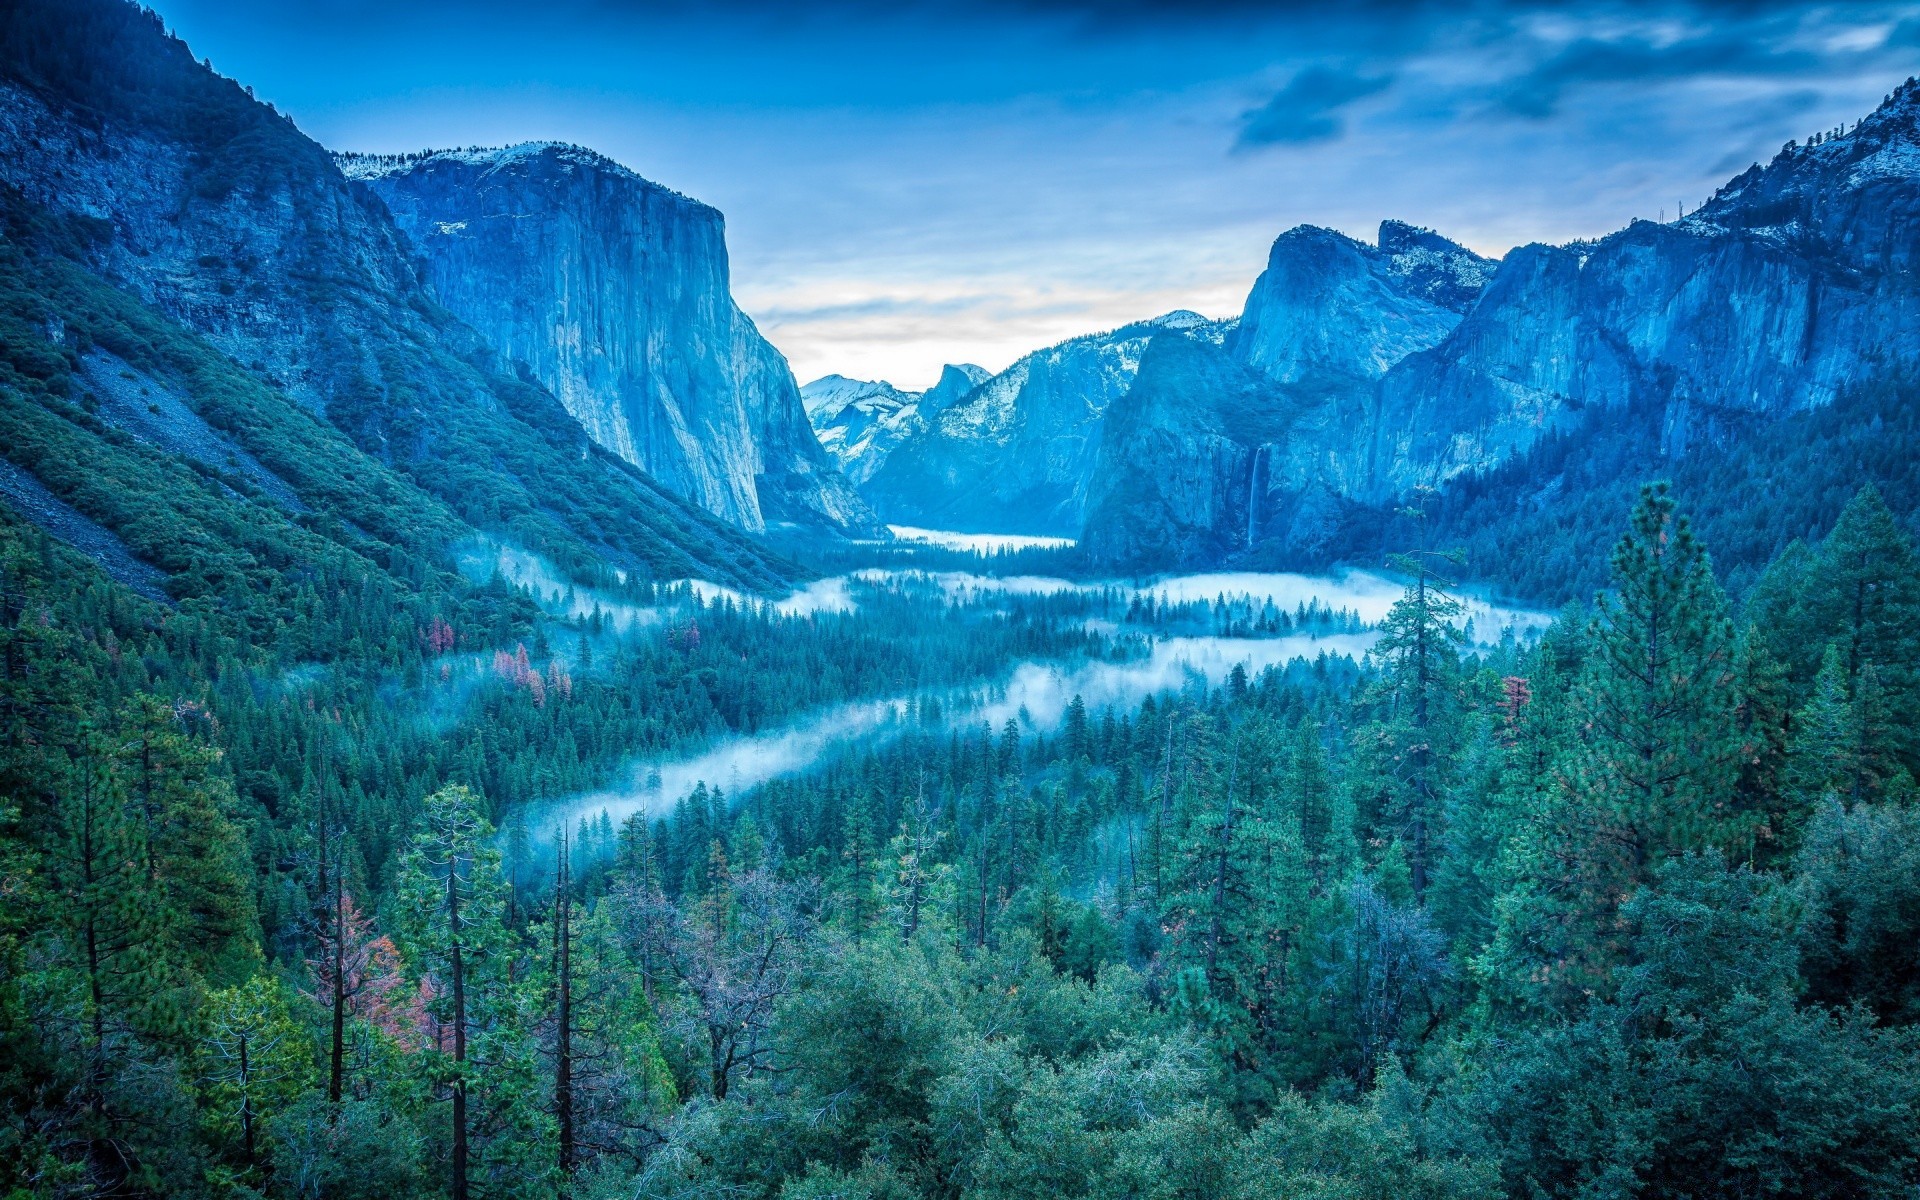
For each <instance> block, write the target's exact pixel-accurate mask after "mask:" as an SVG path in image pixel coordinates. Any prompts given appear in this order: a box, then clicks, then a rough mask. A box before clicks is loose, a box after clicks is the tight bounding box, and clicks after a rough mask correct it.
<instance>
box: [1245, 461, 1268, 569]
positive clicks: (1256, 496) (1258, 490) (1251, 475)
mask: <svg viewBox="0 0 1920 1200" xmlns="http://www.w3.org/2000/svg"><path fill="white" fill-rule="evenodd" d="M1266 486H1267V448H1266V447H1265V446H1264V445H1262V446H1255V447H1254V448H1253V465H1252V466H1251V467H1250V468H1249V469H1248V471H1247V548H1248V549H1249V550H1251V549H1252V548H1253V539H1254V537H1255V536H1256V535H1257V534H1258V533H1259V531H1260V530H1259V521H1260V497H1261V494H1262V493H1263V492H1264V491H1265V490H1266Z"/></svg>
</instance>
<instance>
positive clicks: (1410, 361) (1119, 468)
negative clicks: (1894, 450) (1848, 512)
mask: <svg viewBox="0 0 1920 1200" xmlns="http://www.w3.org/2000/svg"><path fill="white" fill-rule="evenodd" d="M1917 129H1920V87H1916V86H1915V85H1914V84H1913V83H1912V82H1911V81H1910V82H1909V83H1908V84H1907V85H1905V86H1903V87H1902V88H1901V89H1900V90H1898V91H1897V92H1895V93H1894V94H1893V95H1891V96H1890V97H1888V99H1887V102H1886V103H1885V104H1884V105H1882V106H1881V108H1880V109H1879V110H1878V111H1876V112H1875V113H1874V114H1873V115H1871V116H1869V117H1868V118H1866V119H1865V120H1863V121H1861V122H1860V123H1859V124H1858V125H1857V126H1856V127H1855V128H1854V129H1853V130H1851V131H1844V132H1843V131H1839V130H1836V131H1834V133H1833V134H1830V135H1824V136H1822V137H1820V138H1818V139H1816V140H1815V141H1814V142H1813V143H1812V144H1809V145H1806V146H1798V145H1791V144H1790V145H1789V146H1788V147H1787V148H1786V149H1785V150H1783V151H1782V152H1781V154H1780V155H1779V156H1778V157H1776V158H1775V159H1774V160H1773V162H1771V163H1769V164H1768V165H1766V166H1764V167H1761V166H1756V167H1754V168H1753V169H1752V170H1749V171H1748V172H1746V173H1745V174H1743V175H1741V176H1740V177H1739V178H1737V179H1735V180H1733V181H1732V182H1731V183H1729V184H1728V185H1727V186H1726V187H1724V188H1722V189H1721V190H1720V192H1719V193H1718V194H1717V195H1716V196H1715V197H1714V199H1713V200H1712V202H1711V203H1709V204H1707V205H1705V206H1703V207H1702V208H1701V209H1700V210H1699V211H1697V212H1695V213H1693V214H1692V215H1690V216H1688V217H1687V218H1685V219H1684V220H1681V221H1677V222H1675V223H1672V224H1665V225H1660V224H1654V223H1651V222H1636V223H1635V224H1634V225H1632V226H1630V227H1629V228H1627V229H1625V230H1622V231H1620V232H1618V233H1615V234H1613V235H1611V236H1608V237H1606V238H1602V239H1600V240H1598V241H1595V242H1582V243H1575V244H1572V245H1568V246H1564V247H1556V246H1540V245H1534V246H1524V247H1521V248H1519V249H1517V250H1515V251H1513V252H1512V253H1510V254H1509V255H1507V256H1506V258H1505V259H1504V260H1502V261H1500V262H1499V263H1498V264H1495V263H1492V262H1489V261H1487V260H1485V259H1481V258H1478V257H1477V256H1474V255H1472V254H1471V253H1469V252H1467V251H1465V250H1463V249H1462V248H1460V247H1458V246H1456V245H1454V244H1453V243H1451V242H1448V241H1446V240H1445V239H1443V238H1440V237H1438V236H1437V235H1434V234H1430V233H1426V232H1424V231H1419V230H1413V229H1411V228H1409V227H1407V226H1404V225H1399V224H1397V223H1394V222H1389V223H1387V224H1386V225H1384V226H1382V228H1381V234H1380V242H1379V245H1378V246H1375V247H1369V246H1366V245H1364V244H1361V243H1358V242H1355V241H1352V240H1351V239H1348V238H1344V237H1342V236H1340V235H1339V234H1335V233H1330V232H1328V231H1325V230H1317V229H1307V228H1302V229H1296V230H1292V231H1290V232H1288V233H1287V234H1284V235H1282V237H1281V238H1280V239H1279V241H1278V242H1276V243H1275V245H1274V250H1273V255H1272V258H1271V259H1270V261H1269V263H1268V267H1267V270H1266V272H1265V273H1264V274H1263V275H1262V276H1261V277H1260V281H1259V282H1258V283H1257V284H1255V286H1254V289H1253V292H1252V294H1251V295H1250V296H1249V297H1248V301H1247V309H1246V313H1245V315H1244V316H1243V317H1242V319H1241V322H1240V325H1239V327H1238V329H1237V330H1235V331H1234V332H1233V333H1232V334H1231V335H1230V336H1229V337H1228V338H1227V339H1226V343H1225V346H1224V347H1223V351H1222V352H1223V355H1224V356H1225V357H1226V358H1229V359H1231V360H1233V361H1234V362H1235V363H1236V364H1237V365H1238V366H1239V367H1241V368H1242V369H1243V370H1244V371H1246V372H1251V373H1253V374H1256V375H1259V376H1262V377H1264V380H1265V381H1266V383H1267V384H1268V385H1269V389H1270V390H1268V391H1265V392H1261V391H1259V390H1258V389H1251V388H1250V385H1249V384H1248V383H1247V380H1246V379H1245V378H1244V376H1240V375H1235V374H1234V373H1233V372H1232V371H1230V370H1228V369H1227V365H1226V364H1223V363H1207V362H1197V361H1181V360H1179V359H1177V358H1175V357H1173V356H1160V355H1154V354H1149V355H1148V361H1149V364H1150V365H1149V367H1144V368H1143V369H1142V371H1141V373H1140V380H1139V382H1137V383H1136V384H1135V385H1134V387H1133V389H1132V391H1131V392H1130V393H1129V394H1128V395H1127V396H1126V397H1125V398H1123V399H1121V400H1120V401H1118V402H1116V403H1115V404H1114V405H1113V407H1112V411H1111V413H1110V415H1109V417H1108V420H1107V427H1108V432H1109V440H1108V443H1107V445H1106V447H1105V448H1104V449H1103V451H1102V455H1101V458H1100V460H1099V466H1098V471H1097V474H1098V477H1099V484H1098V488H1099V492H1100V495H1099V497H1098V499H1097V502H1096V503H1095V504H1094V505H1092V506H1091V512H1090V516H1089V519H1088V525H1087V528H1086V530H1085V531H1084V533H1083V539H1084V541H1085V544H1086V545H1087V547H1088V548H1089V550H1091V551H1092V552H1093V553H1094V554H1095V556H1096V558H1104V559H1107V560H1110V561H1112V562H1115V563H1127V564H1131V565H1135V566H1154V565H1173V564H1175V563H1187V564H1191V563H1194V562H1199V561H1206V560H1208V559H1215V560H1217V559H1218V558H1219V557H1222V556H1226V555H1231V554H1234V553H1237V552H1244V551H1246V550H1248V549H1251V548H1253V547H1255V546H1259V547H1260V548H1261V549H1262V551H1263V552H1265V553H1266V554H1267V556H1268V557H1269V558H1277V559H1280V560H1284V559H1286V558H1289V557H1305V558H1313V557H1314V556H1315V555H1316V554H1318V552H1319V551H1320V550H1321V549H1322V548H1323V547H1324V546H1325V545H1326V543H1327V540H1328V538H1329V537H1330V536H1331V534H1332V532H1333V530H1334V527H1335V526H1336V525H1338V524H1340V523H1341V521H1343V520H1344V521H1347V522H1349V523H1351V522H1353V521H1355V520H1360V521H1365V520H1367V519H1369V518H1366V517H1365V516H1364V514H1365V513H1367V512H1373V513H1376V514H1378V513H1382V512H1384V511H1386V510H1388V509H1390V508H1392V507H1395V506H1397V505H1399V504H1401V503H1403V502H1404V500H1405V498H1406V497H1407V496H1408V495H1409V494H1410V493H1411V492H1412V491H1413V490H1414V489H1416V488H1440V489H1445V488H1447V487H1448V486H1449V485H1451V484H1453V483H1454V482H1455V481H1458V480H1462V479H1465V478H1469V477H1475V476H1479V475H1481V474H1483V473H1485V472H1488V471H1490V470H1493V469H1495V468H1500V467H1503V466H1504V465H1506V464H1524V463H1525V462H1526V461H1527V460H1526V459H1525V456H1526V454H1527V452H1528V451H1529V450H1530V449H1532V448H1533V447H1534V446H1536V445H1537V444H1538V443H1540V441H1541V439H1542V438H1544V437H1546V436H1548V435H1549V434H1553V433H1573V432H1575V431H1578V433H1579V436H1582V437H1585V438H1594V437H1598V438H1602V439H1606V438H1614V439H1616V440H1617V439H1618V438H1623V437H1624V438H1629V439H1639V440H1641V441H1647V440H1650V439H1651V440H1657V442H1658V445H1657V447H1652V449H1653V450H1654V452H1656V453H1657V454H1658V455H1659V456H1663V457H1665V458H1667V459H1672V458H1675V457H1678V456H1680V455H1686V454H1699V453H1720V452H1721V448H1722V446H1723V445H1725V444H1731V443H1733V442H1736V441H1738V440H1739V439H1740V438H1742V437H1746V436H1750V435H1751V434H1752V432H1753V431H1754V430H1756V429H1758V428H1760V427H1761V425H1763V424H1764V423H1766V422H1769V421H1772V420H1776V419H1779V418H1783V417H1787V416H1790V415H1793V414H1795V413H1799V412H1803V411H1805V410H1808V409H1811V408H1818V407H1821V406H1824V405H1827V404H1830V403H1831V402H1832V401H1833V400H1834V399H1835V398H1836V397H1838V396H1841V395H1843V394H1845V393H1846V392H1847V391H1848V390H1849V389H1853V388H1857V387H1860V386H1863V385H1866V384H1868V383H1870V382H1872V381H1874V380H1875V379H1877V378H1885V377H1888V376H1889V375H1891V374H1894V373H1897V372H1899V371H1902V370H1906V369H1909V368H1911V367H1912V366H1913V365H1914V364H1915V363H1916V361H1920V274H1916V269H1915V268H1916V261H1917V260H1920V133H1917V132H1916V131H1917ZM1189 357H1190V356H1189ZM1163 375H1164V377H1163ZM1258 396H1266V397H1267V399H1265V400H1254V399H1249V398H1250V397H1258ZM1236 398H1237V399H1236ZM1235 405H1237V406H1238V407H1239V408H1240V409H1241V410H1242V411H1243V412H1245V413H1254V414H1260V415H1261V419H1260V420H1243V421H1242V422H1241V426H1242V429H1241V431H1240V432H1239V433H1232V432H1229V431H1228V430H1227V428H1226V426H1225V425H1224V424H1223V423H1222V421H1221V419H1220V418H1221V416H1222V414H1223V413H1224V412H1226V411H1227V410H1228V409H1229V408H1232V407H1233V406H1235ZM1223 406H1224V407H1223ZM1645 431H1653V432H1651V433H1649V432H1645ZM1249 439H1252V440H1249ZM1229 443H1231V444H1230V445H1229ZM1536 490H1537V491H1538V495H1539V502H1540V503H1569V504H1578V503H1580V502H1581V501H1580V498H1579V497H1578V496H1573V495H1561V494H1558V492H1557V490H1556V489H1555V488H1553V487H1550V486H1548V485H1547V483H1546V482H1544V481H1543V482H1542V484H1541V486H1540V488H1538V489H1536ZM1236 494H1239V495H1242V496H1244V497H1245V499H1243V500H1240V501H1238V502H1236V501H1235V496H1236ZM1356 514H1360V515H1358V516H1356Z"/></svg>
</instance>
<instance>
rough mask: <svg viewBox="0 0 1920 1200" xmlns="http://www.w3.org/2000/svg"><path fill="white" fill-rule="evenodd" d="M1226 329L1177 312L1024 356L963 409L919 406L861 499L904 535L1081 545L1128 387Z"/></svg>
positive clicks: (961, 403) (956, 404)
mask: <svg viewBox="0 0 1920 1200" xmlns="http://www.w3.org/2000/svg"><path fill="white" fill-rule="evenodd" d="M1226 328H1227V326H1226V325H1225V324H1224V323H1221V322H1216V321H1209V320H1207V319H1206V318H1204V317H1201V316H1199V315H1198V314H1195V313H1190V312H1175V313H1168V314H1167V315H1165V316H1163V317H1159V318H1156V319H1154V320H1152V321H1142V322H1140V323H1138V324H1134V325H1128V326H1125V327H1123V328H1120V329H1116V330H1114V331H1113V332H1111V333H1103V334H1094V335H1091V336H1087V337H1078V338H1072V339H1070V340H1068V341H1065V342H1061V343H1060V344H1058V345H1056V346H1050V347H1048V348H1047V349H1045V350H1040V351H1036V352H1035V353H1033V354H1029V355H1027V356H1026V357H1025V358H1022V359H1020V360H1019V361H1018V362H1016V363H1014V364H1013V366H1011V367H1009V368H1007V369H1006V370H1005V371H1002V372H1001V373H1000V374H998V375H995V376H993V377H991V378H989V379H987V380H985V381H983V382H981V383H979V384H978V385H977V386H975V387H973V388H972V389H971V390H969V391H968V392H967V393H966V394H965V395H964V397H962V398H960V399H958V400H956V401H953V402H947V403H942V404H935V405H928V404H926V403H925V402H923V403H922V405H921V411H920V413H919V414H918V423H917V424H916V426H915V427H914V428H913V429H912V430H911V431H910V432H909V433H908V435H907V436H906V437H904V438H903V439H901V440H900V441H899V442H898V443H897V444H896V445H895V446H894V448H893V450H892V452H891V454H890V455H889V456H888V457H887V459H886V461H885V462H884V463H882V464H881V465H880V467H879V468H878V469H877V470H875V471H873V472H872V473H871V474H870V475H869V476H868V478H867V480H866V482H865V484H864V485H863V487H862V492H863V493H864V494H865V495H866V497H867V499H868V500H870V501H871V502H872V503H873V506H874V508H875V509H876V510H878V511H879V512H880V514H881V515H882V516H883V517H884V518H885V519H887V520H889V521H893V522H896V523H899V524H906V525H921V526H928V527H932V528H939V529H959V530H974V531H984V532H994V533H1022V534H1038V535H1045V536H1055V537H1075V536H1078V534H1079V532H1080V529H1081V526H1082V525H1083V524H1084V523H1085V520H1086V513H1087V505H1088V500H1089V496H1090V494H1091V481H1092V478H1093V474H1094V469H1095V467H1096V465H1097V463H1098V461H1099V456H1100V444H1101V440H1102V437H1103V428H1104V423H1105V420H1106V415H1107V410H1108V407H1109V406H1110V405H1111V404H1112V403H1113V402H1114V401H1115V400H1116V399H1118V398H1119V397H1121V396H1123V395H1125V394H1126V392H1127V390H1128V389H1129V388H1130V387H1131V386H1132V385H1133V380H1134V375H1135V373H1136V372H1137V371H1138V370H1139V369H1140V356H1141V353H1142V351H1143V350H1144V349H1145V348H1146V345H1147V343H1148V341H1150V340H1151V339H1152V338H1154V337H1155V336H1156V335H1165V336H1172V337H1177V338H1180V339H1182V340H1193V341H1200V342H1207V343H1217V342H1218V341H1219V340H1220V339H1221V338H1222V337H1224V336H1225V334H1226ZM945 383H946V380H944V379H943V381H942V384H943V386H944V385H945ZM936 390H938V389H936ZM929 408H934V409H937V411H932V412H929V411H927V410H928V409H929Z"/></svg>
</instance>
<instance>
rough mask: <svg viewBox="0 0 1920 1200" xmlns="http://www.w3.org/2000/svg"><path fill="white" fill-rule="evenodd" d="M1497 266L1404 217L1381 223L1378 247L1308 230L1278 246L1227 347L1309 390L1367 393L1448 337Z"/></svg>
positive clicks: (1285, 381) (1245, 360)
mask: <svg viewBox="0 0 1920 1200" xmlns="http://www.w3.org/2000/svg"><path fill="white" fill-rule="evenodd" d="M1491 267H1492V264H1491V263H1489V262H1488V261H1487V260H1486V259H1483V258H1480V257H1479V256H1478V255H1475V254H1473V253H1472V252H1471V251H1469V250H1467V249H1466V248H1464V247H1462V246H1457V245H1455V244H1454V243H1452V242H1450V241H1447V240H1446V239H1445V238H1442V237H1440V236H1439V235H1437V234H1433V233H1429V232H1427V231H1425V230H1418V229H1414V228H1413V227H1412V226H1409V225H1403V224H1401V223H1400V222H1398V221H1388V222H1386V223H1384V224H1383V225H1381V227H1380V243H1379V245H1377V246H1369V245H1367V244H1366V243H1365V242H1360V241H1356V240H1354V239H1353V238H1350V237H1347V236H1346V235H1345V234H1340V233H1335V232H1334V231H1333V230H1331V229H1318V228H1315V227H1313V226H1311V225H1302V226H1299V227H1298V228H1295V229H1290V230H1288V231H1287V232H1286V233H1283V234H1281V235H1280V237H1279V239H1278V240H1276V241H1275V242H1274V244H1273V250H1272V252H1271V253H1270V254H1269V255H1268V257H1267V268H1266V270H1265V271H1263V272H1261V275H1260V278H1259V279H1258V280H1256V281H1255V283H1254V285H1253V290H1252V292H1251V293H1249V294H1248V296H1247V304H1246V311H1245V312H1244V314H1243V315H1242V316H1241V318H1240V324H1239V326H1238V327H1237V328H1236V329H1235V330H1234V331H1233V334H1232V335H1231V336H1230V337H1229V338H1228V339H1227V348H1228V350H1229V352H1231V353H1232V354H1233V355H1234V357H1235V358H1237V359H1239V360H1240V361H1241V362H1243V363H1245V364H1246V365H1247V366H1249V367H1252V368H1253V369H1254V370H1257V371H1259V372H1261V373H1262V374H1264V375H1266V376H1267V377H1268V378H1270V379H1272V380H1274V381H1275V382H1277V383H1282V384H1286V385H1288V386H1290V387H1293V388H1296V389H1298V390H1301V391H1303V392H1318V393H1322V394H1332V393H1336V392H1344V391H1352V390H1354V389H1356V388H1363V387H1365V386H1367V385H1370V384H1371V383H1372V382H1373V381H1375V380H1377V379H1379V378H1380V377H1381V376H1382V375H1385V374H1386V373H1387V371H1388V369H1389V368H1391V367H1392V366H1393V365H1394V364H1395V363H1398V362H1399V361H1400V360H1401V359H1403V358H1405V357H1406V356H1407V355H1409V354H1412V353H1414V352H1415V351H1418V350H1425V349H1428V348H1429V347H1431V346H1434V345H1437V344H1438V343H1439V342H1440V340H1441V339H1442V338H1444V337H1446V336H1447V334H1448V333H1450V332H1451V331H1452V330H1453V327H1454V326H1455V325H1457V324H1459V323H1460V314H1461V313H1463V312H1465V311H1466V309H1467V306H1468V305H1469V304H1471V303H1472V302H1473V299H1474V298H1475V297H1476V296H1477V295H1478V294H1479V291H1480V288H1481V287H1482V286H1484V284H1485V280H1486V276H1487V275H1488V273H1489V272H1490V269H1491Z"/></svg>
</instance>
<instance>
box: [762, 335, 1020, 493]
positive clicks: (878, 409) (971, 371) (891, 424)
mask: <svg viewBox="0 0 1920 1200" xmlns="http://www.w3.org/2000/svg"><path fill="white" fill-rule="evenodd" d="M988 374H989V372H988V371H987V370H986V369H985V368H984V367H976V366H974V365H973V364H971V363H963V364H961V365H959V366H955V365H954V364H952V363H949V364H947V365H946V366H944V367H942V368H941V369H940V378H939V380H938V381H937V382H936V383H935V384H934V385H933V386H932V387H930V388H928V389H927V390H926V391H924V392H903V391H901V390H900V389H899V388H897V387H894V386H893V385H892V384H890V383H887V382H885V381H884V380H880V381H869V380H863V379H848V378H847V377H846V376H844V375H827V376H824V377H822V378H820V379H816V380H814V381H813V382H812V383H809V384H807V385H806V386H805V387H803V388H801V389H800V397H801V400H802V401H803V402H804V403H805V405H806V409H807V417H808V419H809V420H811V421H812V422H813V428H814V432H815V433H816V434H818V435H819V438H820V445H821V446H822V447H824V448H825V449H826V451H827V453H829V454H831V455H833V457H834V458H835V459H837V460H838V461H839V463H840V469H841V470H842V471H844V472H845V473H846V476H847V478H848V479H849V480H851V481H852V482H853V483H854V485H855V486H856V487H857V486H859V485H861V484H864V483H865V482H866V481H867V480H869V479H871V478H873V475H874V473H875V472H876V471H878V470H879V469H880V467H881V464H883V463H884V462H886V460H887V456H888V455H890V454H892V453H893V450H894V448H895V447H896V446H898V445H899V444H900V443H901V442H903V441H905V440H906V439H907V438H909V437H911V436H913V435H914V434H916V433H918V432H920V430H922V429H923V428H924V427H925V422H926V420H927V419H928V418H930V417H932V416H934V415H935V414H938V413H939V412H941V411H942V410H944V409H946V408H949V407H951V406H952V405H953V404H954V403H955V402H957V401H959V400H960V399H961V398H962V397H964V396H965V395H966V394H967V393H968V392H971V391H972V390H973V389H974V388H975V387H977V386H978V385H979V384H980V383H982V382H983V381H984V380H986V378H987V377H988Z"/></svg>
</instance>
